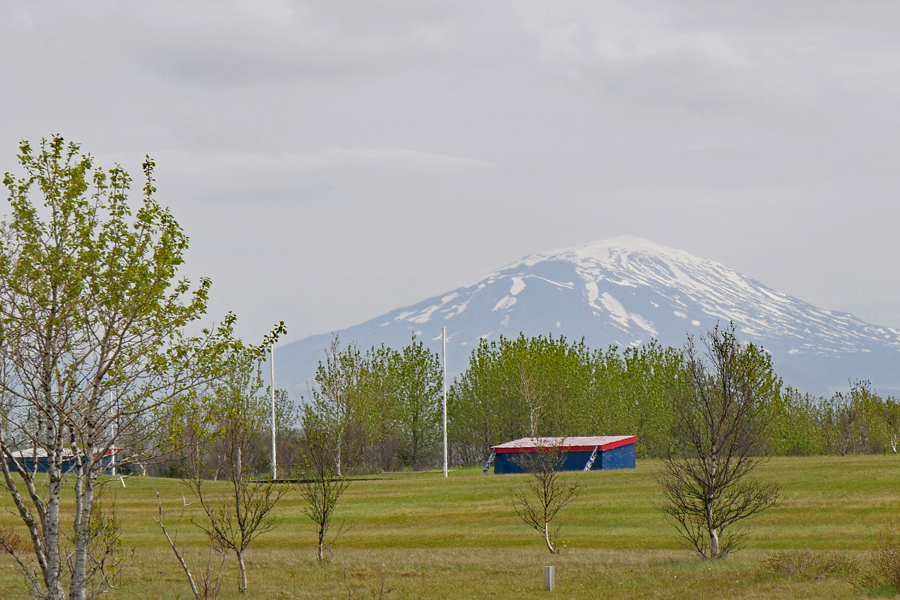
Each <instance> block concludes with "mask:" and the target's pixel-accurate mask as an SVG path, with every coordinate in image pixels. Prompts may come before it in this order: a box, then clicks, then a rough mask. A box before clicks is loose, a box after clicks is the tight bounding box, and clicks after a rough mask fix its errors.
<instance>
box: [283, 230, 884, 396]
mask: <svg viewBox="0 0 900 600" xmlns="http://www.w3.org/2000/svg"><path fill="white" fill-rule="evenodd" d="M729 320H730V321H733V322H734V323H735V326H736V328H737V331H738V335H739V336H740V338H741V339H744V340H749V341H753V342H757V343H760V344H762V345H763V346H764V347H765V348H766V350H768V351H769V352H771V353H772V357H773V361H774V363H775V367H776V370H777V372H778V374H779V375H781V376H782V377H783V378H784V379H785V381H786V382H787V383H789V384H791V385H794V386H796V387H798V388H799V389H801V390H804V391H810V392H813V393H827V392H830V391H831V390H833V389H837V388H841V387H845V386H846V385H847V381H848V379H869V380H871V381H872V383H873V384H874V385H875V387H876V388H877V389H879V390H880V391H882V392H886V391H893V390H898V389H900V376H898V374H897V373H895V371H896V365H897V364H898V359H900V331H898V330H896V329H891V328H887V327H878V326H875V325H871V324H869V323H865V322H864V321H861V320H859V319H857V318H856V317H854V316H852V315H850V314H847V313H838V312H831V311H827V310H822V309H819V308H816V307H815V306H812V305H811V304H808V303H806V302H803V301H801V300H798V299H796V298H793V297H791V296H788V295H786V294H782V293H780V292H777V291H775V290H772V289H770V288H768V287H766V286H764V285H762V284H761V283H759V282H756V281H754V280H752V279H749V278H747V277H744V276H743V275H741V274H740V273H738V272H736V271H734V270H733V269H730V268H728V267H726V266H725V265H723V264H721V263H717V262H715V261H711V260H707V259H704V258H699V257H696V256H693V255H691V254H688V253H686V252H682V251H679V250H674V249H671V248H666V247H663V246H659V245H656V244H653V243H651V242H648V241H646V240H642V239H638V238H632V237H619V238H614V239H610V240H605V241H601V242H593V243H590V244H585V245H582V246H577V247H574V248H567V249H562V250H557V251H553V252H547V253H542V254H534V255H531V256H527V257H525V258H523V259H522V260H520V261H518V262H515V263H513V264H510V265H508V266H506V267H503V268H502V269H500V270H498V271H495V272H494V273H491V274H489V275H487V276H486V277H484V278H483V279H481V280H479V281H477V282H475V283H473V284H472V285H469V286H466V287H463V288H459V289H457V290H453V291H451V292H448V293H447V294H443V295H441V296H435V297H434V298H429V299H427V300H425V301H423V302H420V303H418V304H415V305H413V306H409V307H404V308H399V309H397V310H394V311H391V312H389V313H387V314H385V315H382V316H380V317H377V318H375V319H372V320H371V321H368V322H366V323H362V324H360V325H357V326H355V327H351V328H348V329H346V330H344V331H341V332H339V335H340V338H341V341H342V342H349V341H355V342H357V343H358V344H359V345H360V347H362V348H368V347H370V346H372V345H377V344H381V343H384V344H386V345H388V346H393V347H401V346H403V345H405V344H407V343H409V340H410V336H411V335H412V333H413V332H415V334H416V335H417V336H418V337H419V338H420V339H423V340H425V341H426V342H427V343H428V344H429V345H431V347H432V348H434V349H436V350H439V348H440V335H441V327H446V328H447V335H448V343H447V355H448V368H449V371H450V373H451V376H452V375H453V374H455V373H459V372H461V371H463V370H465V368H466V366H467V364H468V354H469V352H470V351H471V349H472V348H473V347H475V346H477V344H478V340H479V339H480V338H486V339H496V338H498V337H499V336H500V335H504V336H507V337H515V336H517V335H518V334H519V333H520V332H522V333H524V334H525V335H526V336H531V335H538V334H545V335H546V334H548V333H552V334H553V335H565V336H566V337H567V338H570V339H580V338H582V337H583V338H584V339H585V341H586V342H587V344H588V345H589V346H591V347H592V348H605V347H607V346H609V345H617V346H629V345H638V344H641V343H644V342H648V341H650V340H651V339H653V338H656V339H658V340H659V341H660V342H661V343H663V344H665V345H672V346H679V347H680V346H683V345H684V342H685V339H686V337H687V335H688V334H694V335H696V334H700V333H702V332H704V331H706V330H707V329H710V328H711V327H712V326H714V325H715V324H716V323H717V322H727V321H729ZM330 340H331V335H330V334H328V335H320V336H312V337H309V338H306V339H304V340H300V341H298V342H294V343H292V344H288V345H286V346H284V347H283V348H280V349H278V357H277V358H276V361H278V362H277V365H278V370H279V374H280V377H279V379H280V383H279V386H282V385H283V386H286V387H289V389H290V390H291V394H292V396H293V397H295V398H296V397H298V396H299V394H302V393H305V388H306V386H305V381H307V380H308V379H310V378H311V377H312V376H313V374H314V371H315V365H316V362H317V361H318V360H321V359H322V358H323V357H324V350H325V348H326V347H327V346H328V344H329V343H330Z"/></svg>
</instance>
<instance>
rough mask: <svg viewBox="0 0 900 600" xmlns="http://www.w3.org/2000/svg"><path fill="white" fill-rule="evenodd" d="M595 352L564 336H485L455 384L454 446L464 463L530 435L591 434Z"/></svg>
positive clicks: (452, 396) (452, 400) (452, 407)
mask: <svg viewBox="0 0 900 600" xmlns="http://www.w3.org/2000/svg"><path fill="white" fill-rule="evenodd" d="M590 373H591V365H590V352H589V350H588V349H587V348H586V347H585V345H584V343H583V342H579V343H574V344H570V343H569V342H567V341H566V339H565V338H564V337H559V338H554V337H552V336H548V337H543V336H537V337H533V338H526V337H525V336H524V335H520V336H519V337H518V338H516V339H514V340H510V339H507V338H505V337H503V336H501V337H500V339H499V340H497V341H490V342H488V341H484V340H482V342H481V343H480V344H479V346H478V348H476V349H475V350H474V351H473V353H472V356H471V357H470V363H469V369H468V370H467V371H466V372H465V373H463V374H462V376H461V377H460V378H459V379H458V380H456V381H455V382H454V384H453V386H452V387H451V390H450V407H449V409H448V410H449V413H450V421H451V431H452V444H453V452H454V454H455V456H456V460H458V461H460V462H464V463H470V464H471V463H477V462H479V461H483V460H484V457H485V456H486V455H487V452H488V449H489V448H490V447H491V446H492V445H494V444H498V443H501V442H503V441H508V440H511V439H516V438H519V437H523V436H527V435H532V434H536V435H540V436H551V435H567V436H568V435H588V434H589V433H590V432H589V431H587V427H586V422H587V419H586V418H585V415H590V414H593V413H594V409H593V407H591V406H590V398H589V393H590V388H589V382H590V379H591V376H590Z"/></svg>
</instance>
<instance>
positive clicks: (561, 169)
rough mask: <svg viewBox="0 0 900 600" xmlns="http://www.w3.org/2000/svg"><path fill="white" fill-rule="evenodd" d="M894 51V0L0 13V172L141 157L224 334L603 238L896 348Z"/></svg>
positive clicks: (898, 65) (363, 307)
mask: <svg viewBox="0 0 900 600" xmlns="http://www.w3.org/2000/svg"><path fill="white" fill-rule="evenodd" d="M898 32H900V3H897V2H895V1H889V2H888V1H884V2H874V1H870V2H865V3H860V2H846V1H840V2H827V1H822V0H816V1H815V2H800V1H795V2H761V1H759V0H752V1H747V2H734V1H729V2H718V3H717V2H696V3H693V2H672V1H669V0H665V1H660V2H627V3H623V2H597V1H596V0H591V1H586V2H568V1H560V0H553V1H552V2H551V1H545V2H500V1H492V2H485V1H483V0H479V1H474V2H458V1H454V2H431V1H428V2H423V1H422V0H409V1H372V0H368V1H347V2H341V1H336V0H324V1H321V2H297V3H291V2H279V1H264V0H256V1H254V2H243V3H242V2H223V1H222V0H216V1H214V2H201V1H191V2H184V1H182V0H178V1H172V2H163V1H154V2H140V3H137V2H77V3H76V2H66V3H62V2H27V3H24V2H13V1H5V0H0V53H2V61H0V172H2V171H9V170H15V169H16V166H17V165H16V162H15V154H16V150H17V143H18V141H19V140H22V139H29V140H34V141H36V140H39V139H40V138H41V137H47V136H50V135H51V134H53V133H61V134H62V135H63V136H64V137H66V138H67V139H70V140H74V141H77V142H80V143H81V144H82V147H83V148H84V149H85V150H87V151H89V152H90V153H91V154H93V155H95V156H96V157H98V158H99V159H100V162H101V163H103V164H106V165H111V164H112V162H113V161H118V162H120V163H121V164H122V165H123V166H125V167H126V168H128V169H129V170H130V171H132V172H133V174H135V175H138V174H139V169H140V162H141V157H143V155H145V154H150V155H151V156H153V157H154V158H155V159H156V162H157V176H158V182H157V187H158V190H159V193H158V199H159V200H160V201H161V202H162V203H163V204H165V205H168V206H169V207H170V208H171V210H172V211H173V213H174V214H175V216H176V218H177V219H178V221H179V222H180V223H181V224H182V226H183V227H184V228H185V230H186V231H187V233H188V235H189V236H190V238H191V249H190V252H189V256H188V264H187V267H186V269H185V273H186V274H187V275H188V276H190V277H191V278H193V279H197V278H199V277H200V276H209V277H211V278H212V280H213V292H212V302H211V313H212V315H213V316H215V317H218V316H221V315H222V314H223V313H224V312H225V311H227V310H233V311H235V312H236V313H237V314H238V317H239V320H240V327H239V332H240V333H241V334H242V335H243V336H245V337H247V338H248V339H254V338H257V339H258V338H259V337H260V336H261V335H262V334H263V332H264V331H266V330H267V329H268V328H269V327H270V326H271V324H272V323H273V322H276V321H278V320H282V319H283V320H284V321H285V322H286V324H287V326H288V330H289V336H288V338H287V339H288V340H295V339H299V338H302V337H305V336H307V335H310V334H314V333H322V332H327V331H332V330H337V329H341V328H343V327H347V326H350V325H354V324H356V323H359V322H361V321H364V320H367V319H369V318H372V317H375V316H377V315H379V314H381V313H383V312H386V311H388V310H390V309H393V308H396V307H399V306H402V305H406V304H412V303H415V302H418V301H420V300H423V299H425V298H426V297H428V296H432V295H435V294H440V293H442V292H445V291H448V290H451V289H453V288H456V287H459V286H462V285H467V284H469V283H472V282H473V281H475V280H477V279H478V278H480V277H481V276H483V275H485V274H487V273H488V272H490V271H492V270H494V269H496V268H499V267H501V266H503V265H505V264H506V263H509V262H512V261H514V260H516V259H518V258H521V257H522V256H524V255H526V254H530V253H533V252H542V251H547V250H552V249H555V248H560V247H567V246H574V245H577V244H581V243H585V242H589V241H593V240H601V239H605V238H609V237H614V236H618V235H634V236H639V237H644V238H647V239H649V240H652V241H654V242H656V243H658V244H663V245H666V246H671V247H674V248H678V249H681V250H685V251H688V252H691V253H693V254H697V255H700V256H704V257H707V258H711V259H714V260H718V261H720V262H723V263H725V264H727V265H728V266H730V267H733V268H735V269H736V270H738V271H740V272H742V273H744V274H745V275H748V276H750V277H753V278H755V279H757V280H759V281H761V282H763V283H764V284H766V285H769V286H771V287H773V288H775V289H778V290H780V291H784V292H787V293H789V294H792V295H794V296H797V297H798V298H800V299H802V300H806V301H808V302H811V303H813V304H815V305H817V306H820V307H822V308H826V309H833V310H844V311H848V312H852V313H854V314H856V315H857V316H859V317H861V318H863V319H865V320H868V321H871V322H874V323H877V324H882V325H891V326H894V327H900V277H898V265H897V257H898V256H900V235H898V223H900V202H898V190H900V163H898V159H900V35H898ZM211 318H212V317H211Z"/></svg>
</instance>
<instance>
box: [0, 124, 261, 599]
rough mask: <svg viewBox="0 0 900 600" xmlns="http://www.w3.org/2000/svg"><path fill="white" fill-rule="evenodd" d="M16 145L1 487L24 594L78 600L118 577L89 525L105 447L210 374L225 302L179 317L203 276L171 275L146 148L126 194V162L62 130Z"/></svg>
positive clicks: (176, 230)
mask: <svg viewBox="0 0 900 600" xmlns="http://www.w3.org/2000/svg"><path fill="white" fill-rule="evenodd" d="M18 160H19V165H20V168H21V174H19V175H13V174H10V173H6V175H5V176H4V178H3V183H4V185H5V187H6V189H7V192H8V208H9V214H8V216H7V218H6V220H5V221H3V223H2V225H0V455H2V457H0V470H2V479H3V484H2V487H3V488H4V490H3V491H4V492H5V493H6V494H7V495H8V497H9V498H10V501H11V504H12V506H13V510H14V512H15V514H16V515H18V517H19V518H20V519H21V521H22V523H23V524H24V526H25V527H26V528H27V531H28V535H29V538H30V540H31V546H32V548H33V550H34V554H33V556H16V560H17V562H18V564H19V566H20V567H21V569H22V572H23V574H24V576H25V577H26V579H27V580H28V582H29V584H30V585H31V587H32V589H33V592H34V594H35V596H37V597H40V598H47V599H49V600H62V599H63V598H69V599H71V600H84V599H86V598H90V597H96V596H98V595H99V594H101V593H103V591H104V590H105V589H107V588H108V587H109V586H110V585H112V583H113V579H112V575H113V574H112V573H110V572H109V570H108V566H109V565H110V564H112V563H111V562H110V561H109V560H107V559H108V557H109V554H110V553H114V552H116V551H117V548H116V545H115V544H98V543H96V541H97V540H95V539H94V538H95V537H96V536H97V535H98V532H104V531H105V532H106V534H105V535H108V534H109V529H108V527H105V526H104V525H103V523H100V522H98V519H102V518H103V513H102V512H101V511H99V505H98V504H97V485H98V479H99V478H100V476H101V475H103V474H104V473H105V472H106V471H107V469H108V465H107V462H106V460H108V456H109V455H110V454H111V453H113V452H116V453H117V455H118V458H117V462H118V464H119V466H127V465H128V464H129V463H130V462H138V461H140V460H143V459H144V456H143V453H147V452H150V451H151V450H152V448H153V446H154V444H155V443H156V440H157V439H159V436H158V432H157V431H155V430H154V427H152V426H148V423H149V424H152V423H154V422H157V419H154V418H150V417H152V415H153V414H154V413H155V412H156V411H161V410H162V409H164V408H165V407H167V406H169V405H171V404H172V403H174V402H177V401H178V400H179V398H181V397H183V396H185V395H186V394H187V392H189V391H190V390H192V389H194V388H195V387H196V386H199V385H201V384H204V383H206V382H208V381H210V380H212V379H215V378H216V376H217V374H218V372H219V371H220V369H221V365H220V364H219V359H218V357H219V356H221V355H223V354H227V351H228V349H229V348H231V347H232V346H233V344H234V339H233V336H232V323H233V321H234V317H233V316H230V315H229V316H227V317H226V318H225V319H224V320H223V321H222V323H221V324H220V325H219V326H218V327H216V328H214V329H212V330H209V329H202V330H201V328H200V327H197V326H195V328H196V330H197V332H198V333H197V334H196V335H192V334H189V333H188V332H187V328H188V326H190V325H191V324H192V323H194V322H195V321H197V320H198V319H200V318H201V317H203V316H204V315H205V314H206V308H207V299H208V294H209V288H210V282H209V280H207V279H203V280H201V281H200V284H199V285H198V286H192V285H191V283H190V282H189V281H188V280H187V279H184V278H181V277H179V276H178V269H179V268H180V267H181V266H182V264H183V262H184V253H185V251H186V250H187V247H188V238H187V236H186V235H185V234H184V232H183V231H182V230H181V228H180V227H179V225H178V223H177V222H176V221H175V218H174V217H173V216H172V214H171V213H170V212H169V211H168V210H167V209H166V208H164V207H163V206H161V205H160V204H159V203H158V202H157V201H156V199H155V198H154V194H155V192H156V188H155V187H154V180H153V168H154V163H153V161H152V160H151V159H150V158H147V159H146V160H145V161H144V163H143V171H144V184H143V190H142V192H143V193H142V195H141V199H140V201H138V202H137V203H136V206H134V207H133V206H132V205H131V204H129V198H128V196H129V192H130V191H131V184H132V180H131V177H130V176H129V175H128V173H127V172H126V171H125V170H123V169H122V168H121V167H119V166H115V167H113V168H111V169H106V170H104V169H101V168H99V167H96V166H95V164H94V160H93V158H92V157H91V156H90V155H87V154H84V153H82V152H81V149H80V148H79V146H78V145H77V144H73V143H66V142H65V141H64V140H63V138H62V137H60V136H53V137H52V138H51V139H49V140H43V141H42V142H41V143H40V145H39V146H38V147H36V148H35V147H32V145H31V144H29V143H28V142H23V143H22V144H21V146H20V152H19V155H18ZM269 342H271V338H269V339H266V340H264V341H263V344H262V346H261V347H265V344H267V343H269ZM64 487H66V488H68V489H71V490H72V493H73V495H74V498H73V501H72V502H71V503H70V502H65V503H63V502H62V501H61V495H62V491H63V488H64ZM67 493H68V492H67ZM98 549H99V550H98ZM98 552H99V554H98ZM113 562H114V561H113Z"/></svg>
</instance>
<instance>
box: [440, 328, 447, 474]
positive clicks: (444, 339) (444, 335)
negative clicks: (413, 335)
mask: <svg viewBox="0 0 900 600" xmlns="http://www.w3.org/2000/svg"><path fill="white" fill-rule="evenodd" d="M441 346H442V348H443V351H442V352H441V356H442V357H443V361H444V377H443V382H444V477H447V328H446V327H441Z"/></svg>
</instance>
